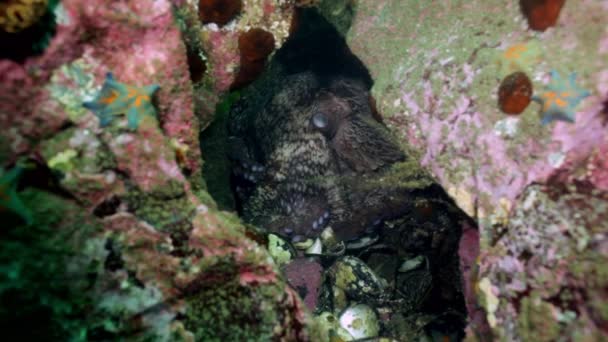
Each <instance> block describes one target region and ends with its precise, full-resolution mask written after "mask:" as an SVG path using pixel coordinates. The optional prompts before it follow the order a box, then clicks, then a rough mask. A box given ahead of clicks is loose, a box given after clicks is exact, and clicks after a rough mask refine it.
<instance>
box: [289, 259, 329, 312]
mask: <svg viewBox="0 0 608 342" xmlns="http://www.w3.org/2000/svg"><path fill="white" fill-rule="evenodd" d="M283 271H284V272H285V276H286V277H287V282H288V283H289V285H290V286H291V287H292V288H293V289H294V290H296V292H298V294H299V295H300V297H301V298H302V299H303V300H304V303H305V304H306V306H307V307H308V309H309V310H311V311H312V310H314V309H315V307H316V306H317V300H318V298H319V291H320V289H321V282H322V279H323V277H322V275H323V267H321V265H320V264H319V263H318V262H316V261H314V260H312V259H308V258H297V259H294V260H293V261H291V262H290V263H289V264H287V265H286V266H285V268H284V270H283Z"/></svg>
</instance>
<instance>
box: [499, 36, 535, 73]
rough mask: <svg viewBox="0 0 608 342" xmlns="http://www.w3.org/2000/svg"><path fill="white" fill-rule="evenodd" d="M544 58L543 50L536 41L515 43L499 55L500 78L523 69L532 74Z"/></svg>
mask: <svg viewBox="0 0 608 342" xmlns="http://www.w3.org/2000/svg"><path fill="white" fill-rule="evenodd" d="M541 59H542V50H541V48H540V46H539V44H538V43H537V42H536V41H529V42H525V43H518V44H513V45H511V46H509V47H508V48H506V49H505V50H504V51H499V53H498V56H497V59H496V61H497V64H498V69H499V70H498V73H499V76H500V78H504V77H505V76H507V75H509V74H511V73H513V72H516V71H522V72H525V73H527V74H531V73H532V71H533V68H534V66H535V65H537V64H538V63H539V62H540V61H541Z"/></svg>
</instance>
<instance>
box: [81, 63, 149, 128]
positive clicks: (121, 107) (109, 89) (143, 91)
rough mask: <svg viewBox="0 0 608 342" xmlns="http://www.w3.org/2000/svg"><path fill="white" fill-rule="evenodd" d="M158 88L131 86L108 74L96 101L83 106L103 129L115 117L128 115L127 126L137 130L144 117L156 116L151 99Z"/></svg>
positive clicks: (85, 103)
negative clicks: (94, 116)
mask: <svg viewBox="0 0 608 342" xmlns="http://www.w3.org/2000/svg"><path fill="white" fill-rule="evenodd" d="M158 88H159V86H158V85H156V84H153V85H149V86H145V87H135V86H130V85H127V84H124V83H120V82H118V81H116V80H115V79H114V77H113V76H112V73H108V74H107V75H106V80H105V82H104V84H103V86H102V87H101V90H100V91H99V94H97V97H96V98H95V100H93V101H89V102H84V103H83V104H82V105H83V106H84V107H85V108H87V109H90V110H91V111H92V112H93V113H94V114H95V115H96V116H97V117H98V118H99V124H100V125H101V127H105V126H107V125H109V124H110V122H111V121H112V120H113V119H114V116H116V115H121V114H126V115H127V126H128V127H129V129H131V130H136V129H137V127H138V126H139V122H140V121H141V120H142V118H143V117H144V115H150V116H156V110H155V109H154V105H153V104H152V100H151V98H152V95H154V93H155V92H156V91H157V90H158Z"/></svg>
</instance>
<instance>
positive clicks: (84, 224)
mask: <svg viewBox="0 0 608 342" xmlns="http://www.w3.org/2000/svg"><path fill="white" fill-rule="evenodd" d="M20 196H21V199H22V200H23V202H24V204H25V205H26V206H27V207H28V208H30V210H31V212H32V216H33V220H34V224H33V225H30V226H16V227H13V228H8V227H5V229H4V230H3V239H2V240H1V241H0V265H2V266H1V268H2V272H0V274H1V275H0V301H2V303H4V304H3V305H2V307H0V321H1V322H2V324H0V326H2V329H3V332H4V334H5V336H14V337H17V336H18V337H19V339H22V340H64V341H66V340H71V341H84V340H86V334H87V327H88V322H87V320H86V317H87V316H86V310H88V308H89V307H90V305H91V304H92V303H93V297H92V292H91V291H88V290H87V289H88V288H89V287H90V286H91V285H92V284H93V283H92V282H93V281H94V275H95V274H97V273H98V272H100V270H101V268H102V267H103V260H104V258H105V251H104V249H103V244H102V243H100V242H99V241H100V240H98V239H97V238H95V237H94V235H95V234H96V233H97V232H99V231H100V226H99V224H98V222H97V221H95V219H94V218H91V217H89V216H88V215H87V214H86V213H85V212H84V211H83V210H82V209H81V208H79V207H77V206H76V205H75V204H74V203H72V202H70V201H67V200H65V199H63V198H60V197H58V196H56V195H53V194H50V193H47V192H42V191H39V190H35V189H26V190H24V191H22V192H21V193H20ZM9 227H10V225H9ZM91 276H93V278H91ZM23 322H37V323H38V324H37V326H36V329H23V328H22V327H23V324H22V323H23Z"/></svg>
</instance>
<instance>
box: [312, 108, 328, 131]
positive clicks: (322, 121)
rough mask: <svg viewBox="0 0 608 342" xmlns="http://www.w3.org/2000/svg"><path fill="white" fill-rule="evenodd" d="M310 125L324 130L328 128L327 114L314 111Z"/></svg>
mask: <svg viewBox="0 0 608 342" xmlns="http://www.w3.org/2000/svg"><path fill="white" fill-rule="evenodd" d="M311 121H312V125H313V126H315V127H316V128H317V129H318V130H321V131H325V130H327V129H328V126H329V120H328V119H327V115H325V113H322V112H318V113H315V114H314V115H313V116H312V120H311Z"/></svg>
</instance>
